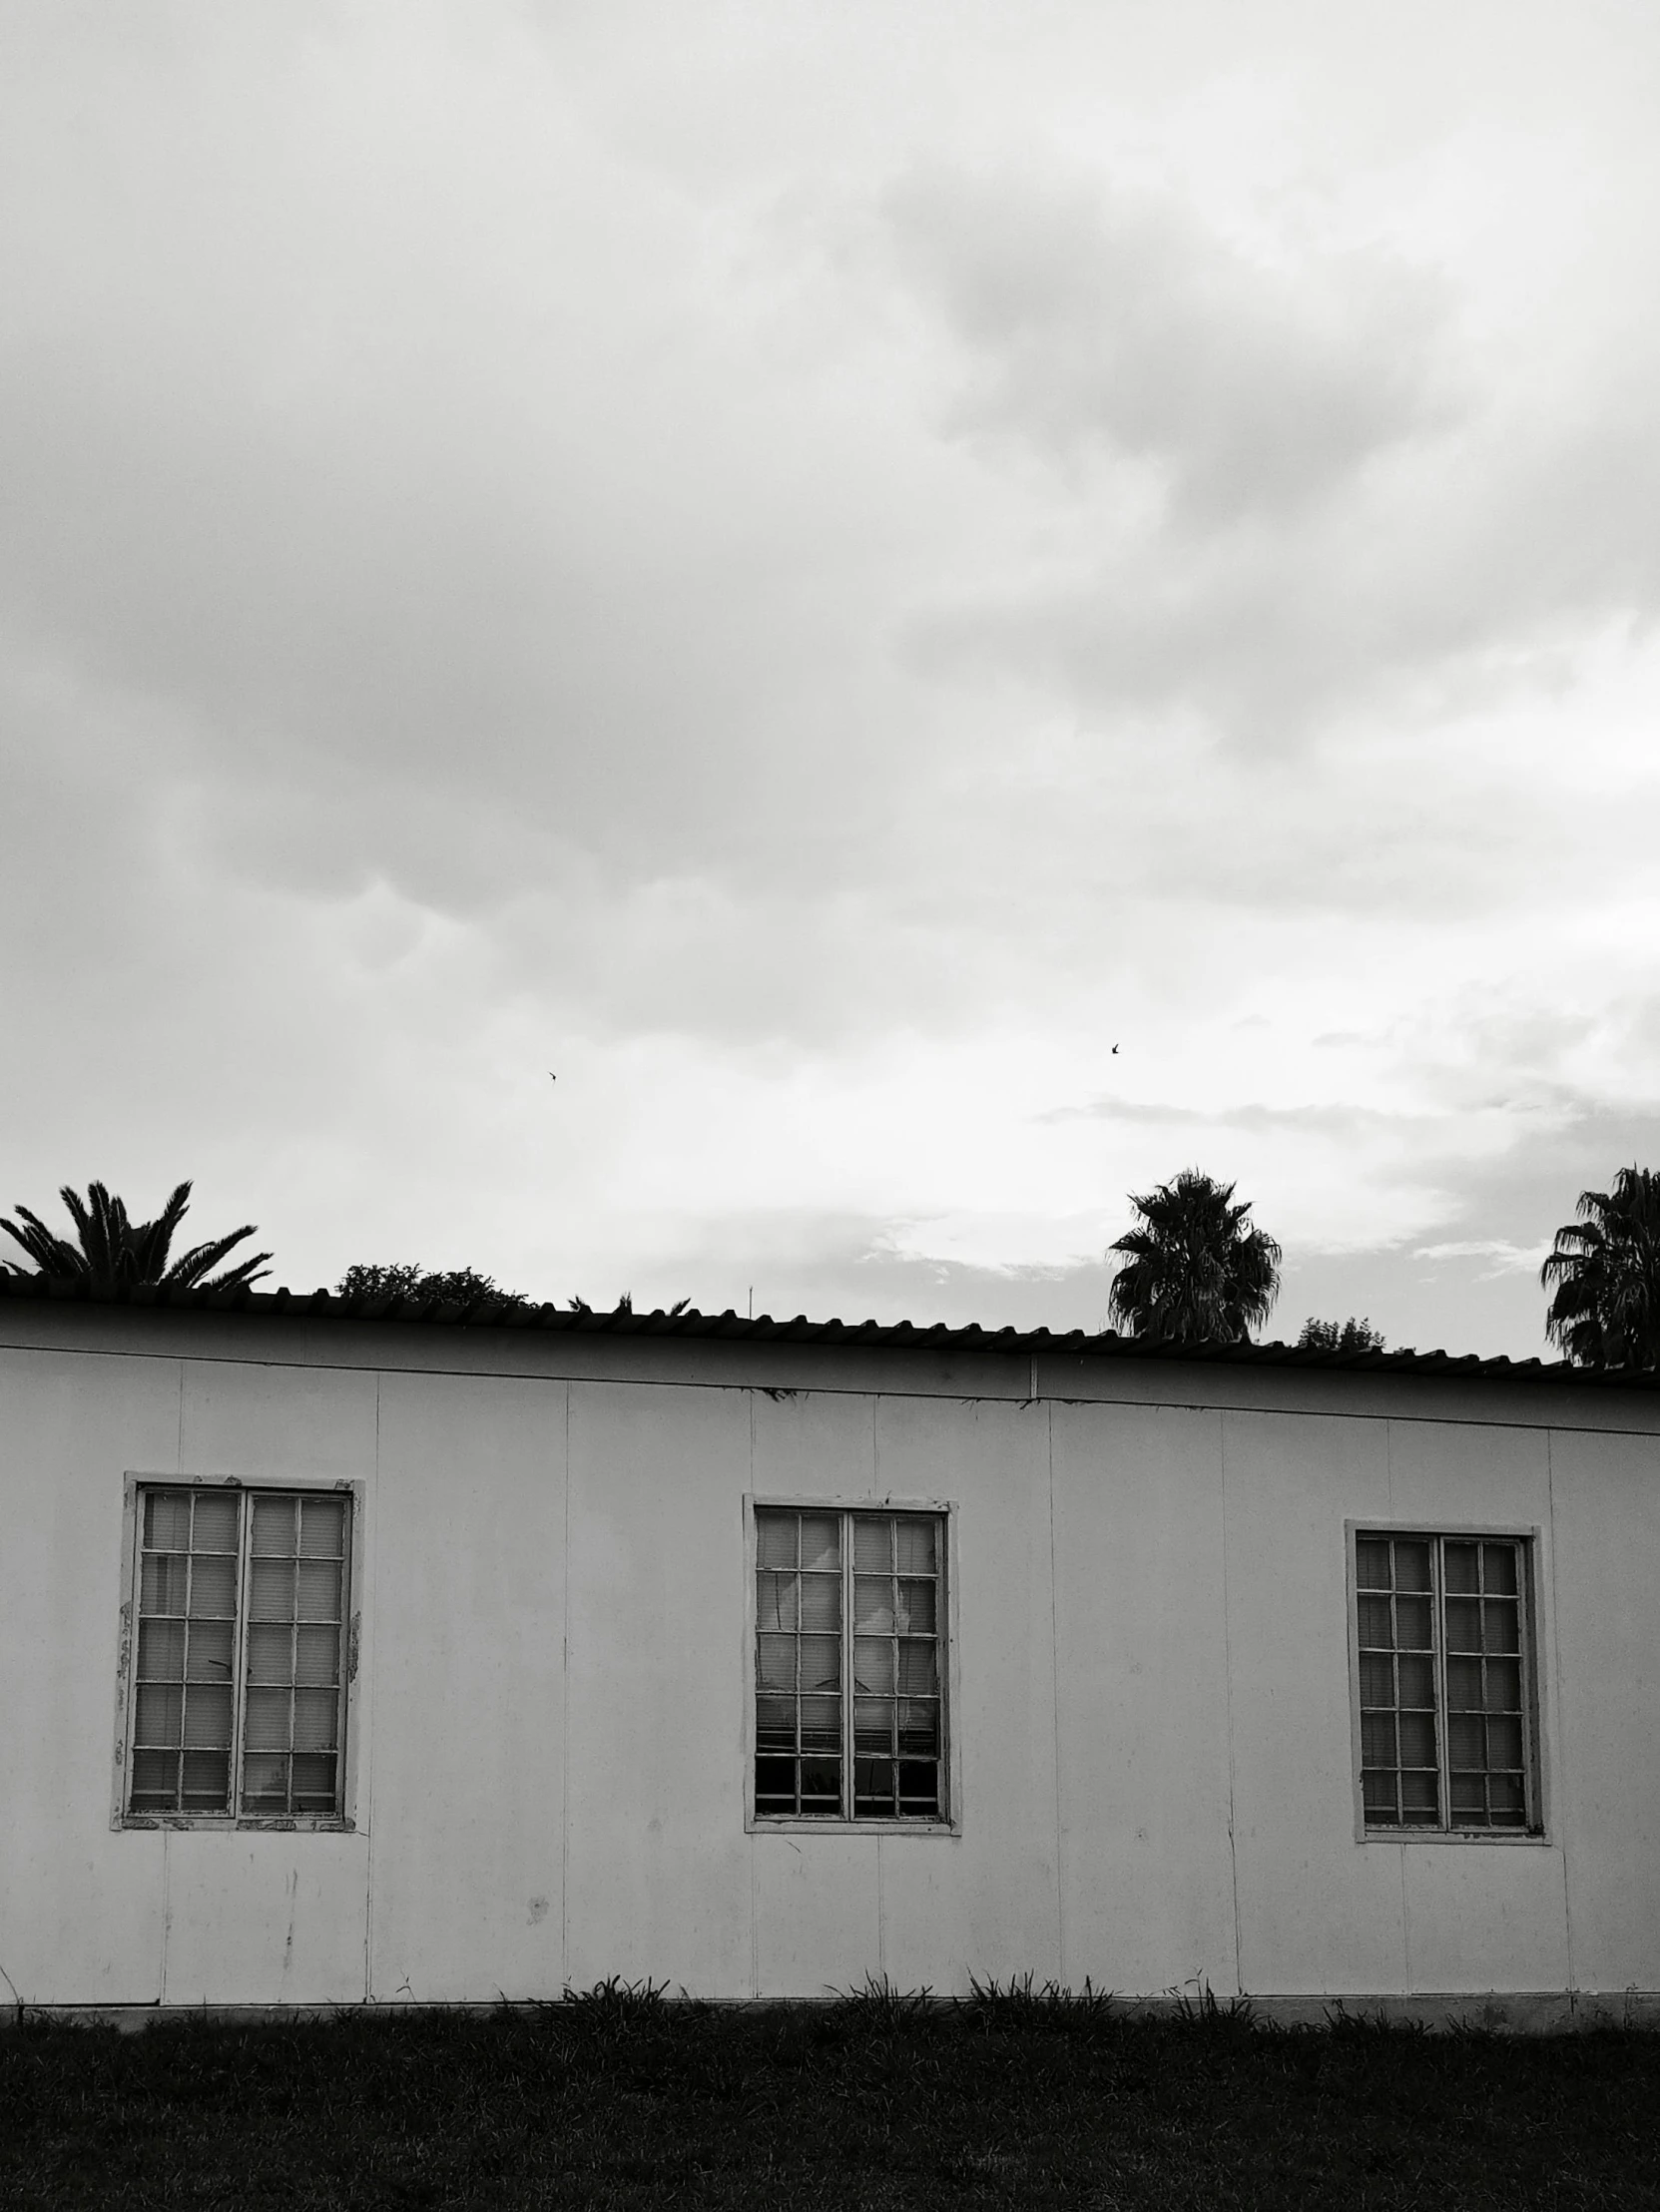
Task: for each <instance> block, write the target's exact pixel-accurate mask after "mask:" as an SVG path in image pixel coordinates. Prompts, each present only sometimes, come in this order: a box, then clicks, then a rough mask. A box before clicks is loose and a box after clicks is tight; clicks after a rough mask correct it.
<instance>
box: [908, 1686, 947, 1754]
mask: <svg viewBox="0 0 1660 2212" xmlns="http://www.w3.org/2000/svg"><path fill="white" fill-rule="evenodd" d="M899 1753H900V1756H901V1757H902V1758H909V1759H937V1758H938V1757H939V1700H938V1699H937V1698H923V1697H914V1698H903V1699H901V1700H900V1704H899Z"/></svg>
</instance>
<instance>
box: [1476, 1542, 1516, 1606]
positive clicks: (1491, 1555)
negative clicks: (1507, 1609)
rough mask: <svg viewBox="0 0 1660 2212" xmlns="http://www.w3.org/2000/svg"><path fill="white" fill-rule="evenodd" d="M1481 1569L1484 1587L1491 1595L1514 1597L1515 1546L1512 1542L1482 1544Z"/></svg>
mask: <svg viewBox="0 0 1660 2212" xmlns="http://www.w3.org/2000/svg"><path fill="white" fill-rule="evenodd" d="M1481 1551H1482V1571H1483V1574H1484V1576H1485V1583H1484V1587H1485V1588H1486V1590H1487V1593H1488V1595H1489V1596H1491V1597H1514V1596H1515V1594H1516V1547H1515V1545H1514V1544H1483V1545H1482V1547H1481Z"/></svg>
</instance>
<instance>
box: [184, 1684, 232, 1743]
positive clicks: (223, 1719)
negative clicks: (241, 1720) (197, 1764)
mask: <svg viewBox="0 0 1660 2212" xmlns="http://www.w3.org/2000/svg"><path fill="white" fill-rule="evenodd" d="M185 1742H186V1743H187V1744H189V1745H194V1746H196V1747H197V1748H199V1749H202V1750H207V1751H229V1750H230V1749H231V1685H230V1683H229V1682H227V1683H226V1684H224V1686H223V1687H221V1686H220V1685H218V1684H215V1683H208V1682H195V1683H192V1685H191V1687H190V1690H189V1692H188V1693H187V1695H186V1699H185Z"/></svg>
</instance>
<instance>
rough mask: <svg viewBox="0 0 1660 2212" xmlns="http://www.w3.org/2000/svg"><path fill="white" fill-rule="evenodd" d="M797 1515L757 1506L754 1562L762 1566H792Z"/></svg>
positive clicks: (794, 1553) (794, 1558)
mask: <svg viewBox="0 0 1660 2212" xmlns="http://www.w3.org/2000/svg"><path fill="white" fill-rule="evenodd" d="M797 1521H798V1515H796V1514H795V1513H777V1512H770V1511H764V1510H762V1509H760V1508H757V1511H756V1516H755V1542H756V1564H757V1565H758V1566H762V1567H794V1566H795V1564H796V1528H797Z"/></svg>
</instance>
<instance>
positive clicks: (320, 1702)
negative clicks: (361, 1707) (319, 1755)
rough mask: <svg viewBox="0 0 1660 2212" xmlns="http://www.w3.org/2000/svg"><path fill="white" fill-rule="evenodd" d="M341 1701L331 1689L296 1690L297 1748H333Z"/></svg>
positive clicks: (294, 1718) (306, 1749)
mask: <svg viewBox="0 0 1660 2212" xmlns="http://www.w3.org/2000/svg"><path fill="white" fill-rule="evenodd" d="M339 1709H340V1701H339V1699H338V1698H337V1697H336V1696H335V1694H334V1692H333V1691H332V1690H296V1691H295V1692H294V1700H293V1748H294V1750H295V1751H332V1750H333V1748H334V1730H335V1725H336V1723H337V1721H338V1718H339Z"/></svg>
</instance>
